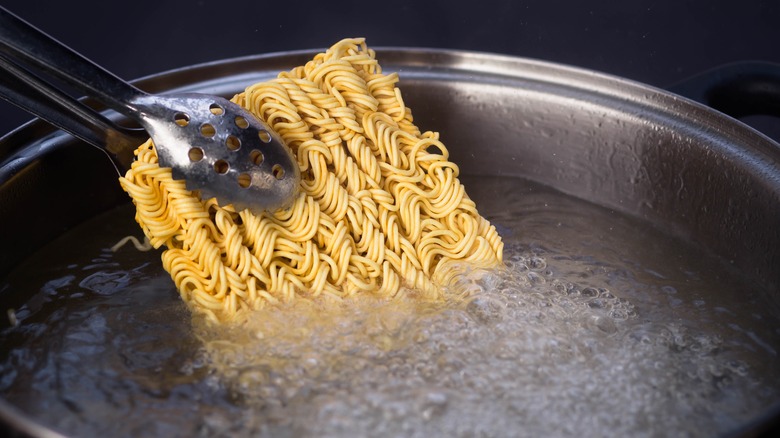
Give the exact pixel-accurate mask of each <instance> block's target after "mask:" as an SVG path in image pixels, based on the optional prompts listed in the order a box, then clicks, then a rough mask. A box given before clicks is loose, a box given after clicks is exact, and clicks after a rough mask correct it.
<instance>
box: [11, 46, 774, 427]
mask: <svg viewBox="0 0 780 438" xmlns="http://www.w3.org/2000/svg"><path fill="white" fill-rule="evenodd" d="M311 55H312V52H290V53H281V54H272V55H263V56H255V57H248V58H241V59H234V60H227V61H222V62H216V63H211V64H205V65H199V66H194V67H191V68H185V69H181V70H176V71H172V72H167V73H163V74H159V75H155V76H151V77H148V78H144V79H141V80H139V81H137V82H136V83H137V84H138V86H139V87H140V88H142V89H145V90H148V91H150V92H165V91H174V90H175V91H196V92H206V93H211V94H220V95H228V96H229V95H232V94H233V93H236V92H238V91H240V90H241V89H242V88H243V87H244V86H245V85H246V84H248V83H252V82H255V81H260V80H265V79H269V78H271V77H273V76H275V74H276V72H278V71H280V70H284V69H289V68H291V67H292V66H295V65H299V64H301V63H304V62H305V61H306V60H307V59H308V58H310V57H311ZM378 57H379V59H380V61H381V63H382V65H383V68H384V69H385V70H386V71H398V72H399V73H400V75H401V87H402V89H403V92H404V96H405V101H406V104H407V105H408V106H409V107H411V108H412V109H413V112H414V116H415V121H416V122H418V124H419V125H420V126H424V127H425V129H426V130H428V129H429V130H435V131H440V132H441V133H442V138H443V140H444V142H445V143H446V144H447V145H448V147H449V149H450V152H451V156H452V159H453V160H454V161H455V162H456V163H458V164H459V166H460V167H461V169H462V172H463V173H464V174H471V175H504V176H517V177H522V178H526V179H530V180H533V181H536V182H539V183H542V184H545V185H548V186H551V187H553V188H555V189H557V190H559V191H562V192H564V193H567V194H571V195H574V196H576V197H579V198H582V199H585V200H587V201H589V202H592V203H595V204H598V205H601V206H604V207H607V208H609V209H613V210H616V211H619V212H622V213H626V214H628V215H631V216H635V217H639V218H642V219H644V220H646V221H648V222H649V223H651V224H652V225H654V226H655V227H658V228H661V229H664V230H667V231H668V232H669V233H670V234H672V235H676V236H678V237H680V238H682V239H685V240H688V241H692V242H694V243H695V244H698V245H700V246H702V247H704V248H706V249H707V250H708V251H710V252H711V253H713V254H715V255H717V256H719V257H721V258H723V259H725V260H728V261H729V262H731V263H732V264H733V265H734V266H736V267H737V268H738V269H740V270H741V271H743V272H744V274H745V275H746V276H748V277H750V278H752V279H754V280H755V281H756V282H758V283H759V284H760V285H761V286H762V287H764V288H766V289H768V290H770V291H778V289H780V226H778V225H779V224H780V145H778V144H777V143H776V142H774V141H772V140H771V139H769V138H768V137H766V136H764V135H762V134H760V133H758V132H756V131H754V130H753V129H751V128H749V127H747V126H746V125H744V124H742V123H740V122H738V121H736V120H734V119H732V118H730V117H728V116H726V115H724V114H722V113H720V112H717V111H715V110H712V109H710V108H708V107H706V106H703V105H700V104H697V103H695V102H693V101H691V100H687V99H685V98H682V97H679V96H678V95H675V94H671V93H669V92H666V91H662V90H659V89H656V88H652V87H649V86H645V85H642V84H638V83H635V82H631V81H628V80H624V79H621V78H617V77H612V76H608V75H603V74H599V73H594V72H592V71H586V70H582V69H577V68H571V67H566V66H562V65H555V64H551V63H546V62H539V61H533V60H528V59H521V58H514V57H506V56H498V55H490V54H479V53H469V52H460V51H443V50H426V49H383V50H379V51H378ZM111 117H113V118H115V119H117V118H118V117H117V116H116V115H111ZM0 161H3V162H4V164H3V165H2V167H0V184H1V185H0V205H1V206H2V212H1V213H0V242H2V252H0V276H3V275H4V274H5V273H7V272H8V271H9V270H10V269H11V268H13V267H14V266H15V265H16V264H17V263H18V262H20V261H21V260H23V259H24V258H25V257H26V256H28V255H29V254H31V253H32V252H34V251H35V250H36V249H37V248H39V247H41V246H42V245H44V244H45V243H46V242H48V241H50V240H51V239H53V238H54V237H56V236H58V235H60V234H61V233H63V232H64V231H65V230H67V229H69V228H70V227H73V226H74V225H76V224H78V223H80V222H82V221H84V220H85V219H87V218H89V217H92V216H94V215H96V214H98V213H100V212H103V211H105V210H108V209H109V208H112V207H114V206H116V205H118V204H120V203H126V202H128V198H127V196H126V195H125V194H124V193H123V192H122V191H121V190H120V188H119V185H118V184H117V183H116V174H115V173H114V170H113V168H112V167H111V165H110V163H109V161H108V160H107V158H106V157H104V156H102V154H101V152H99V151H98V150H96V149H94V148H91V147H88V146H86V145H84V144H80V143H79V142H77V141H75V140H74V139H72V138H71V137H69V136H68V135H66V134H64V133H62V132H59V131H55V130H53V129H52V128H50V127H49V126H48V125H46V124H45V123H43V122H39V121H36V122H32V123H30V124H28V125H25V126H23V127H22V128H20V129H18V130H16V131H14V132H12V133H11V134H9V135H8V136H6V137H4V138H3V139H2V140H0ZM33 231H34V232H33ZM773 295H775V296H776V295H777V294H773ZM27 298H28V297H25V296H18V295H13V293H5V294H4V295H3V296H2V301H3V303H5V305H6V306H8V307H15V306H19V305H20V304H21V303H23V302H24V301H25V300H26V299H27ZM775 417H776V415H775V412H773V411H772V410H771V409H770V408H768V411H767V412H766V413H763V414H762V415H759V416H757V418H756V422H755V424H751V425H746V429H745V431H746V432H751V431H757V430H761V429H762V428H764V427H766V426H767V425H768V424H769V423H770V422H771V421H772V420H773V419H774V418H775ZM0 418H4V419H5V421H6V422H10V423H11V425H12V427H14V428H17V429H20V430H27V431H28V432H37V433H40V430H34V429H32V428H33V425H32V423H31V422H30V421H28V420H26V419H25V418H24V417H19V416H18V414H17V413H15V412H13V409H12V408H11V407H10V406H6V405H0Z"/></svg>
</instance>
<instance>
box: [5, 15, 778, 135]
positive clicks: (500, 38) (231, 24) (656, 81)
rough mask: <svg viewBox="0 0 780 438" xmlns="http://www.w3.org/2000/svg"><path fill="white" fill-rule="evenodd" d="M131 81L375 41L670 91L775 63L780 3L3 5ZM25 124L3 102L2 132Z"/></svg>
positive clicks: (24, 117)
mask: <svg viewBox="0 0 780 438" xmlns="http://www.w3.org/2000/svg"><path fill="white" fill-rule="evenodd" d="M2 4H3V6H5V7H6V8H7V9H9V10H11V11H12V12H14V13H16V14H17V15H20V16H21V17H23V18H25V19H26V20H27V21H29V22H31V23H33V24H34V25H36V26H38V27H39V28H42V29H44V30H45V31H47V32H48V33H49V34H51V35H53V36H55V37H56V38H58V39H59V40H61V41H63V42H65V43H66V44H68V45H70V46H72V47H74V48H76V49H77V50H78V51H80V52H81V53H83V54H84V55H86V56H87V57H89V58H91V59H93V60H95V61H96V62H97V63H99V64H101V65H103V66H104V67H106V68H108V69H109V70H111V71H113V72H114V73H116V74H117V75H119V76H120V77H123V78H125V79H134V78H138V77H142V76H145V75H149V74H152V73H156V72H160V71H164V70H169V69H173V68H178V67H183V66H187V65H191V64H195V63H202V62H208V61H214V60H219V59H224V58H231V57H237V56H244V55H252V54H258V53H267V52H276V51H284V50H294V49H311V48H324V47H327V46H329V45H331V44H332V43H334V42H336V41H337V40H339V39H341V38H343V37H351V36H365V37H367V41H368V43H369V45H370V46H415V47H438V48H455V49H467V50H477V51H487V52H498V53H504V54H511V55H518V56H523V57H529V58H537V59H543V60H547V61H554V62H559V63H564V64H570V65H574V66H578V67H584V68H589V69H593V70H598V71H601V72H606V73H610V74H614V75H618V76H623V77H627V78H630V79H634V80H637V81H641V82H645V83H648V84H651V85H654V86H658V87H666V86H669V85H672V84H674V83H676V82H678V81H680V80H683V79H685V78H687V77H689V76H691V75H693V74H695V73H698V72H701V71H704V70H707V69H709V68H712V67H715V66H718V65H721V64H724V63H730V62H735V61H743V60H764V61H772V62H778V63H780V1H778V0H764V1H762V0H748V1H717V0H715V1H706V0H687V1H686V0H683V1H680V0H626V1H574V0H572V1H559V0H558V1H557V0H552V1H543V0H532V1H531V0H519V1H510V0H502V1H494V0H481V1H479V0H478V1H472V2H459V1H444V0H430V1H412V0H395V1H392V2H390V1H385V2H368V1H361V2H358V1H341V0H331V1H328V0H320V1H288V0H277V1H273V2H271V1H262V0H254V1H225V0H223V1H219V0H182V1H161V0H135V1H132V2H114V1H105V0H104V1H98V0H68V1H56V2H55V1H52V2H42V1H35V0H3V2H2ZM28 119H30V117H29V116H27V114H26V113H24V112H22V111H21V110H18V109H16V108H15V107H13V106H11V105H9V104H6V103H5V102H0V135H3V134H5V133H7V132H8V131H10V130H11V129H13V128H14V127H16V126H18V125H19V124H21V123H23V122H25V121H26V120H28Z"/></svg>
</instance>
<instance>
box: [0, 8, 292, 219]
mask: <svg viewBox="0 0 780 438" xmlns="http://www.w3.org/2000/svg"><path fill="white" fill-rule="evenodd" d="M0 52H2V54H3V56H4V58H0V61H1V62H0V69H2V70H3V72H4V73H5V75H4V80H5V78H8V80H9V82H7V83H6V84H5V85H4V86H0V97H3V98H5V99H7V100H9V101H10V102H11V103H14V104H17V105H18V106H20V107H22V108H23V109H26V110H28V111H30V112H31V113H33V114H35V115H37V116H39V117H41V118H43V119H45V120H48V121H50V122H51V123H53V124H55V125H56V126H59V127H60V128H62V129H65V130H66V131H68V132H70V133H72V134H73V135H75V136H77V137H79V138H81V139H82V140H84V141H86V142H88V143H90V144H92V145H94V146H97V147H98V148H102V149H104V150H105V151H106V152H108V154H109V156H110V157H111V158H112V159H113V161H114V164H115V165H116V167H117V169H118V170H119V173H120V175H121V174H123V172H122V171H123V170H126V169H127V168H128V166H129V164H130V159H131V158H132V151H133V149H134V148H135V147H137V146H138V145H139V144H140V141H138V140H139V139H140V137H139V136H138V134H137V133H136V134H132V133H131V132H129V131H127V130H125V129H122V128H120V127H116V126H114V125H113V124H112V123H111V122H110V121H109V120H108V119H106V118H105V117H102V116H100V115H97V114H92V113H93V112H91V111H90V110H89V108H87V107H86V106H85V105H82V104H81V103H79V102H77V101H75V100H73V99H69V98H68V97H67V95H66V94H65V93H61V92H58V91H57V89H56V88H55V87H53V86H51V85H50V84H47V83H46V81H45V80H43V79H42V78H40V77H39V76H37V75H36V74H34V73H32V72H30V71H29V70H28V69H30V68H36V69H40V70H42V72H43V73H45V74H49V75H52V76H55V77H57V78H59V79H61V80H63V81H65V82H67V83H68V84H70V85H72V86H74V87H76V88H77V89H78V90H79V91H81V92H84V93H87V94H88V95H89V96H91V97H94V98H95V99H97V100H99V101H100V102H102V103H104V104H106V105H107V106H109V107H110V108H112V109H114V110H116V111H118V112H120V113H121V114H123V115H125V116H127V117H129V118H131V119H134V120H135V121H137V122H139V123H140V124H141V126H143V128H144V129H145V130H146V131H147V132H148V134H149V136H150V137H151V138H152V140H153V141H154V144H155V148H156V150H157V153H158V158H159V163H160V165H161V166H162V167H170V168H171V169H172V170H173V176H174V177H175V178H178V179H184V180H185V182H186V183H187V188H188V189H190V190H200V191H201V194H202V195H203V196H205V197H207V198H211V197H216V198H217V199H218V200H219V201H220V203H221V204H223V205H227V204H233V205H234V206H235V207H236V208H238V209H245V208H248V209H250V210H252V211H254V212H256V213H261V212H262V211H264V210H274V209H277V208H280V207H283V206H285V205H286V204H289V202H291V201H292V199H293V197H294V196H295V194H296V193H297V189H298V184H299V182H300V172H299V170H298V168H297V164H296V162H295V158H294V157H293V156H292V153H291V151H290V150H289V148H287V147H286V146H285V145H284V143H283V142H282V141H281V139H280V138H279V137H278V136H277V135H275V134H273V133H272V130H271V128H269V127H268V126H267V125H266V124H265V123H263V122H262V121H260V120H258V119H257V118H256V117H254V115H252V114H251V113H250V112H249V111H247V110H245V109H243V108H242V107H240V106H239V105H236V104H234V103H232V102H230V101H228V100H226V99H223V98H220V97H215V96H209V95H201V94H194V93H188V94H172V95H166V96H155V95H149V94H147V93H145V92H143V91H141V90H139V89H138V88H136V87H134V86H133V85H130V84H128V83H126V82H124V81H123V80H121V79H119V78H118V77H116V76H114V75H113V74H111V73H110V72H108V71H106V70H104V69H103V68H101V67H99V66H97V65H96V64H94V63H93V62H91V61H89V60H88V59H86V58H84V57H82V56H81V55H79V54H78V53H75V52H74V51H72V50H71V49H70V48H68V47H66V46H64V45H62V44H60V43H59V42H57V41H56V40H54V39H52V38H51V37H49V36H48V35H46V34H44V33H43V32H41V31H39V30H38V29H36V28H34V27H33V26H31V25H29V24H27V23H26V22H24V21H22V20H21V19H19V18H18V17H16V16H14V15H13V14H11V13H10V12H8V11H6V10H4V9H3V8H0ZM20 63H21V65H20ZM69 111H70V112H71V113H73V115H72V116H71V115H69ZM84 125H86V126H84Z"/></svg>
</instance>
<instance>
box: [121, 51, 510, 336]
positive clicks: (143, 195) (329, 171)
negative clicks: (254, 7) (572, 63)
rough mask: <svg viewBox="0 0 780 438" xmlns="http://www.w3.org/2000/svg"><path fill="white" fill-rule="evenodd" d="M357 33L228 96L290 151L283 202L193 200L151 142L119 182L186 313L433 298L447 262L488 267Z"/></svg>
mask: <svg viewBox="0 0 780 438" xmlns="http://www.w3.org/2000/svg"><path fill="white" fill-rule="evenodd" d="M397 82H398V75H397V74H396V73H391V74H383V73H382V71H381V68H380V66H379V64H378V63H377V61H376V59H375V54H374V51H373V50H370V49H368V48H367V47H366V45H365V43H364V41H363V39H345V40H342V41H340V42H339V43H337V44H335V45H334V46H332V47H331V48H330V49H329V50H327V51H326V52H325V53H320V54H318V55H316V56H315V57H314V58H313V59H312V60H311V61H309V62H308V63H307V64H306V65H304V66H300V67H297V68H294V69H293V70H291V71H289V72H282V73H280V74H279V75H278V77H277V78H276V79H274V80H271V81H268V82H264V83H259V84H255V85H252V86H250V87H248V88H247V89H246V90H245V91H244V92H243V93H241V94H238V95H236V96H235V97H234V98H233V101H234V102H236V103H238V104H239V105H242V106H244V107H245V108H246V109H248V110H249V111H250V112H252V113H253V114H255V115H256V116H257V117H258V118H260V119H261V120H263V121H265V122H266V123H268V124H269V126H271V128H272V129H274V130H275V131H276V132H277V133H278V134H279V135H280V136H281V138H282V139H283V140H284V141H285V143H286V144H287V145H288V146H289V147H290V148H291V150H292V151H293V153H294V155H295V156H296V157H297V162H298V166H299V168H300V171H301V190H300V193H299V194H298V196H297V198H296V199H295V201H294V203H293V204H292V205H291V206H290V207H288V208H286V209H283V210H278V211H275V212H273V213H263V214H260V215H256V214H253V213H251V212H249V211H248V210H245V211H236V210H235V209H234V208H233V207H232V206H220V205H218V204H217V202H216V200H215V199H203V200H201V199H200V198H199V197H198V196H197V193H193V192H190V191H188V190H187V189H186V188H185V185H184V182H183V181H177V180H174V179H173V178H172V176H171V171H170V169H167V168H161V167H159V166H158V164H157V155H156V152H155V150H154V147H153V145H152V143H151V141H149V142H147V143H146V144H144V145H142V146H141V147H140V148H138V150H137V151H136V158H137V159H136V161H135V162H134V163H133V165H132V168H131V170H129V171H128V172H127V174H126V175H125V177H123V178H120V182H121V184H122V187H123V188H124V190H125V191H127V193H128V194H129V195H130V196H131V197H132V199H133V202H134V203H135V206H136V220H137V221H138V223H139V224H140V225H141V227H142V229H143V231H144V233H145V234H146V236H147V237H148V238H149V241H150V243H151V245H152V246H154V247H155V248H159V247H161V246H165V247H167V249H166V250H165V251H164V252H163V255H162V261H163V266H164V268H165V269H166V270H167V271H168V272H169V273H170V275H171V277H172V278H173V281H174V282H175V284H176V286H177V287H178V289H179V292H180V293H181V296H182V298H183V299H184V301H185V302H187V303H188V304H189V305H190V307H191V308H192V309H193V311H195V312H198V313H202V314H205V315H207V316H208V317H209V318H211V319H212V320H215V321H231V320H234V319H235V318H236V317H237V316H238V315H241V314H243V313H245V312H246V311H248V310H252V309H257V308H260V307H262V306H264V305H265V304H266V303H277V302H289V301H290V300H293V299H295V298H296V297H316V296H325V297H334V298H340V297H347V296H351V295H355V294H366V293H369V294H373V295H376V296H383V297H391V296H396V295H397V294H398V293H399V291H402V290H404V291H405V290H407V289H413V290H414V291H415V292H414V293H415V294H419V295H420V297H421V298H423V299H436V298H439V297H440V296H441V294H442V291H441V287H442V285H444V284H446V283H447V282H448V280H449V279H450V278H451V277H452V276H453V275H456V272H457V270H456V269H450V268H447V267H446V266H447V265H448V264H450V263H452V262H461V261H462V262H468V263H470V264H473V265H478V266H483V267H490V266H497V265H499V264H500V263H501V257H502V248H503V243H502V242H501V238H500V236H499V235H498V233H497V232H496V230H495V228H494V227H493V226H491V225H490V223H489V222H488V221H487V220H486V219H484V218H483V217H481V216H480V215H479V213H478V212H477V209H476V205H475V204H474V202H473V201H472V200H471V199H469V197H468V196H467V195H466V192H465V188H464V187H463V185H462V184H461V183H460V182H459V180H458V172H459V170H458V167H457V165H455V164H454V163H452V162H451V161H449V160H448V151H447V148H446V147H445V146H444V144H442V143H441V141H439V136H438V133H433V132H420V130H419V129H418V128H417V127H416V126H415V125H414V123H413V120H412V114H411V111H410V110H409V109H408V108H407V107H405V106H404V103H403V100H402V97H401V92H400V91H399V89H398V88H397V87H396V83H397Z"/></svg>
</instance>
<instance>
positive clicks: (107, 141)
mask: <svg viewBox="0 0 780 438" xmlns="http://www.w3.org/2000/svg"><path fill="white" fill-rule="evenodd" d="M0 72H3V73H6V74H3V75H1V76H0V98H3V99H5V100H7V101H8V102H10V103H12V104H14V105H17V106H18V107H20V108H22V109H24V110H26V111H28V112H30V113H31V114H33V115H36V116H38V117H40V118H41V119H43V120H46V121H47V122H49V123H51V124H52V125H54V126H56V127H58V128H60V129H62V130H63V131H66V132H69V133H70V134H72V135H73V136H75V137H77V138H80V139H81V140H83V141H85V142H87V143H89V144H91V145H93V146H96V147H98V148H100V149H103V150H104V151H105V152H106V153H107V154H108V155H109V157H110V158H111V161H112V162H113V163H114V166H115V167H116V168H117V172H119V174H120V175H121V174H122V173H123V171H124V170H127V169H128V168H129V167H130V163H132V160H133V149H134V148H135V147H137V146H138V145H139V144H140V143H142V142H143V141H144V140H145V139H146V138H147V137H148V134H146V132H145V131H142V130H129V129H125V128H120V127H118V126H116V125H115V124H114V123H113V122H112V121H110V120H109V119H108V118H106V117H105V116H103V115H102V114H100V113H98V112H96V111H95V110H93V109H92V108H90V107H88V106H86V105H85V104H83V103H81V102H79V101H78V100H76V99H73V98H72V97H71V96H69V95H67V94H65V93H63V92H62V91H60V90H58V89H56V88H54V87H52V86H51V85H50V84H48V83H46V82H45V81H44V80H43V79H41V78H39V77H37V76H36V75H34V74H33V73H31V72H29V71H28V70H26V69H25V68H24V67H21V66H19V65H17V64H15V63H14V62H13V61H11V60H9V59H6V58H5V57H4V56H2V55H0Z"/></svg>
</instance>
